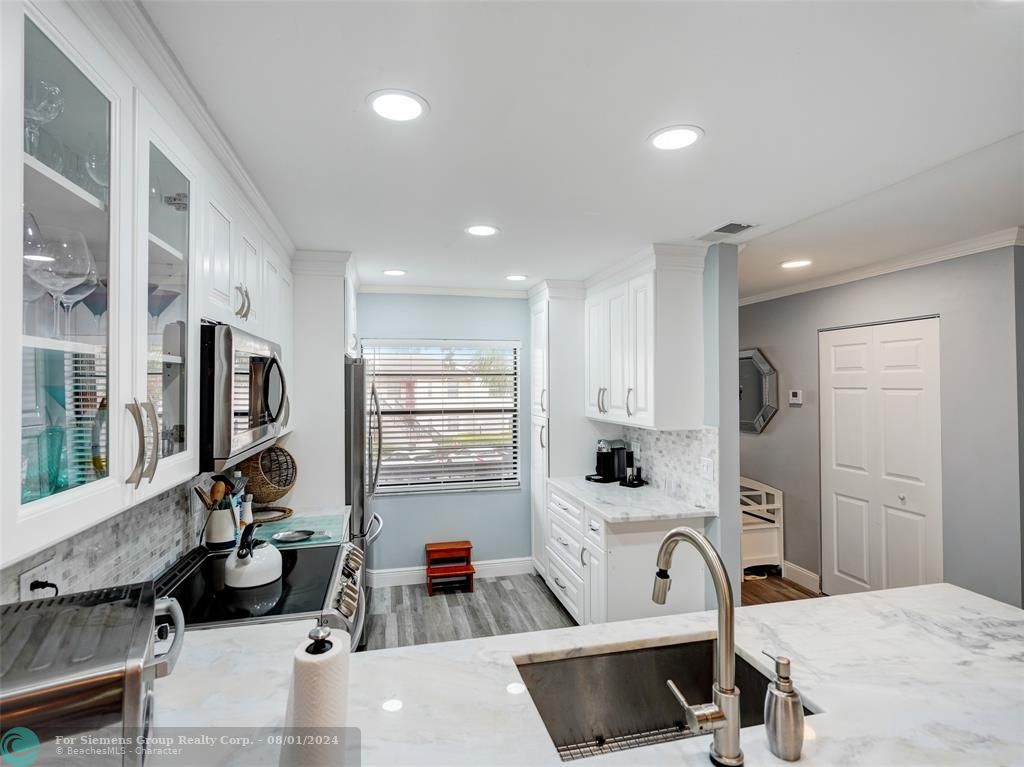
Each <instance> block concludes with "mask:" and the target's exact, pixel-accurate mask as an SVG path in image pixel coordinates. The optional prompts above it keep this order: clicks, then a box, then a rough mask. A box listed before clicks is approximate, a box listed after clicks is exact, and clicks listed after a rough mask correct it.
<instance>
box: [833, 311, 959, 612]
mask: <svg viewBox="0 0 1024 767" xmlns="http://www.w3.org/2000/svg"><path fill="white" fill-rule="evenodd" d="M819 359H820V361H821V372H820V378H821V381H820V383H821V389H820V391H821V397H820V401H821V450H822V454H821V493H822V496H821V508H822V588H823V590H824V591H825V593H828V594H842V593H851V592H857V591H866V590H868V589H881V588H891V587H895V586H910V585H918V584H923V583H934V582H937V581H941V580H942V479H941V471H942V465H941V446H940V415H941V413H940V406H939V321H938V319H931V320H915V321H912V322H896V323H891V324H886V325H876V326H872V327H862V328H851V329H846V330H837V331H829V332H824V333H821V334H820V336H819Z"/></svg>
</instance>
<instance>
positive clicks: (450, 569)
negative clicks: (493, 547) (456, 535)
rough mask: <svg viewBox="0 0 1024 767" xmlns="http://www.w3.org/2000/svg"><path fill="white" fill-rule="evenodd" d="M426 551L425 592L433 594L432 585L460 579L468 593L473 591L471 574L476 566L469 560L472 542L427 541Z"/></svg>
mask: <svg viewBox="0 0 1024 767" xmlns="http://www.w3.org/2000/svg"><path fill="white" fill-rule="evenodd" d="M424 549H425V550H426V552H427V594H428V595H429V596H434V586H435V585H437V586H440V585H445V586H447V585H452V584H455V583H458V582H460V581H461V583H462V585H464V586H467V587H468V590H469V592H470V593H472V591H473V576H474V575H475V574H476V568H475V567H473V565H472V564H471V562H470V559H471V557H472V553H473V544H472V543H470V542H469V541H447V542H444V543H428V544H427V545H426V546H424Z"/></svg>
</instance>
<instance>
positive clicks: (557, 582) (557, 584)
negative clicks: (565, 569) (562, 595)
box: [555, 575, 565, 591]
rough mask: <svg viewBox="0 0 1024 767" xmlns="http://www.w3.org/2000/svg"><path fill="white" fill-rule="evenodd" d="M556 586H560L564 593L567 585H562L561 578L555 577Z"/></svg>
mask: <svg viewBox="0 0 1024 767" xmlns="http://www.w3.org/2000/svg"><path fill="white" fill-rule="evenodd" d="M555 585H556V586H558V588H560V589H562V590H563V591H564V590H565V584H564V583H562V579H561V578H559V577H558V576H557V575H556V576H555Z"/></svg>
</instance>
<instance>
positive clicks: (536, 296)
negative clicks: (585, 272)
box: [528, 280, 586, 304]
mask: <svg viewBox="0 0 1024 767" xmlns="http://www.w3.org/2000/svg"><path fill="white" fill-rule="evenodd" d="M528 294H529V296H530V303H531V304H534V303H537V302H538V301H545V300H548V299H560V298H568V299H580V300H582V299H583V298H584V297H585V296H586V288H585V287H584V285H583V283H582V282H579V281H577V280H542V281H541V282H538V283H537V284H536V285H534V286H533V287H532V288H530V290H529V291H528Z"/></svg>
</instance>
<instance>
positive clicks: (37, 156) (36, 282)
mask: <svg viewBox="0 0 1024 767" xmlns="http://www.w3.org/2000/svg"><path fill="white" fill-rule="evenodd" d="M5 98H6V96H5ZM111 117H112V106H111V100H110V99H109V98H108V97H107V96H106V95H105V94H104V93H103V92H102V91H101V90H100V89H99V88H97V86H96V85H94V84H93V82H92V81H91V80H90V79H89V78H88V77H86V76H85V75H84V74H83V73H82V71H81V70H80V69H79V68H78V67H77V66H76V65H75V64H74V63H72V61H71V60H70V59H69V58H68V57H67V56H66V55H65V54H64V53H63V52H62V51H61V49H59V48H58V47H57V45H55V44H54V43H53V42H52V41H51V40H50V38H49V37H47V35H45V34H44V33H43V32H42V31H41V30H40V28H39V27H38V26H37V25H36V24H35V23H34V22H33V21H32V19H30V18H25V22H24V153H23V160H24V199H23V208H22V216H21V218H22V259H21V262H22V354H21V384H22V386H21V502H22V503H23V504H24V503H30V502H33V501H37V500H40V499H43V498H47V497H49V496H53V495H56V494H58V493H63V492H65V491H67V490H70V489H72V488H76V487H79V486H81V485H86V484H89V483H92V482H96V481H97V480H100V479H103V478H106V477H107V476H108V474H109V473H110V471H111V439H112V434H111V431H110V429H109V419H108V412H109V409H110V407H111V403H110V368H109V366H110V362H111V355H110V350H111V323H110V318H111V311H110V310H111V281H110V280H111V271H112V270H111V216H110V183H111V175H110V171H111V149H112V143H111V133H112V132H111Z"/></svg>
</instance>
